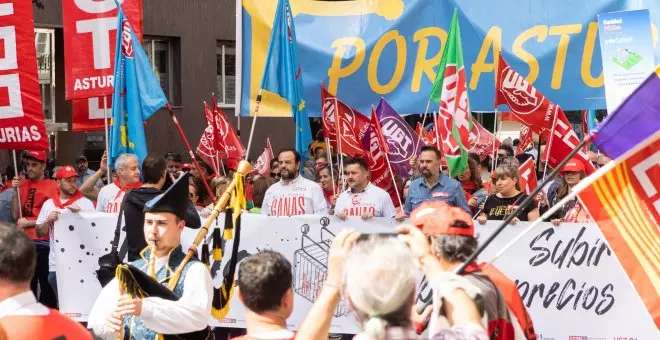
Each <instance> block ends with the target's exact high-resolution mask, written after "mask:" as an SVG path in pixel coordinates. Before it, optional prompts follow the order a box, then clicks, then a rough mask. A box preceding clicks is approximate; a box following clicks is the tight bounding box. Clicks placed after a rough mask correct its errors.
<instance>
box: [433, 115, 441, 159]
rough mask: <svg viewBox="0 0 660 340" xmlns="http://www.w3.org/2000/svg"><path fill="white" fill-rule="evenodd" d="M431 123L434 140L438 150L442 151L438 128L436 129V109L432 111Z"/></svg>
mask: <svg viewBox="0 0 660 340" xmlns="http://www.w3.org/2000/svg"><path fill="white" fill-rule="evenodd" d="M433 125H434V126H435V142H436V143H437V147H438V150H440V151H442V145H441V141H440V132H439V131H440V129H438V113H437V112H436V111H433Z"/></svg>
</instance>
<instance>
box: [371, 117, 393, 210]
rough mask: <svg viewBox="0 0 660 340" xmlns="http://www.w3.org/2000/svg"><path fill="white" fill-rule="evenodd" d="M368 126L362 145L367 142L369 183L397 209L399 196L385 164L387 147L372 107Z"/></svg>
mask: <svg viewBox="0 0 660 340" xmlns="http://www.w3.org/2000/svg"><path fill="white" fill-rule="evenodd" d="M369 124H370V125H371V127H370V128H369V130H368V131H367V135H366V136H365V138H364V139H363V143H364V142H368V152H367V153H366V157H365V159H366V161H367V165H368V166H369V172H370V174H371V183H373V184H374V185H375V186H377V187H379V188H381V189H383V190H385V191H387V193H388V194H389V195H390V199H392V203H394V206H395V207H398V206H399V205H400V204H399V194H398V190H397V188H396V185H395V183H394V182H393V181H392V174H391V173H390V167H389V166H388V163H387V157H386V153H387V152H388V151H387V149H388V147H387V143H386V142H385V138H384V136H383V132H382V130H381V128H380V121H378V116H377V115H376V112H375V110H374V108H373V107H372V108H371V122H370V123H369ZM364 144H367V143H364Z"/></svg>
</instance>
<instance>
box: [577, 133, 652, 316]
mask: <svg viewBox="0 0 660 340" xmlns="http://www.w3.org/2000/svg"><path fill="white" fill-rule="evenodd" d="M658 136H659V134H656V136H655V137H650V139H649V142H648V143H646V142H643V143H644V144H641V145H640V146H638V147H637V150H636V151H632V152H631V154H630V155H629V156H628V157H625V156H622V157H625V158H624V159H622V160H620V161H619V160H617V161H616V162H618V164H617V163H610V164H611V165H610V164H608V165H606V168H607V169H609V171H607V170H605V169H602V170H603V171H605V174H603V175H602V176H600V178H598V179H596V180H595V181H592V182H591V183H585V185H586V188H585V189H584V190H582V191H581V192H580V193H579V194H578V198H579V199H580V202H581V203H582V205H583V206H584V208H585V209H586V210H587V212H589V215H591V217H592V218H593V219H594V221H596V223H597V224H598V226H599V227H600V229H601V231H602V232H603V235H604V236H605V238H606V239H607V242H608V243H609V245H610V247H611V249H612V252H613V253H614V254H615V255H616V258H617V259H618V260H619V263H621V266H622V267H623V269H624V270H625V272H626V274H627V275H628V277H629V278H630V281H631V283H632V285H633V286H634V287H635V290H636V291H637V293H638V294H639V297H640V298H641V300H642V301H643V303H644V305H645V307H646V309H647V310H648V312H649V315H650V316H651V317H652V318H653V321H654V322H655V325H656V327H660V294H659V293H660V257H659V256H658V249H660V230H659V229H658V223H660V139H659V138H658ZM610 168H611V169H610ZM579 186H580V184H578V187H579ZM578 187H576V188H574V190H579V188H578Z"/></svg>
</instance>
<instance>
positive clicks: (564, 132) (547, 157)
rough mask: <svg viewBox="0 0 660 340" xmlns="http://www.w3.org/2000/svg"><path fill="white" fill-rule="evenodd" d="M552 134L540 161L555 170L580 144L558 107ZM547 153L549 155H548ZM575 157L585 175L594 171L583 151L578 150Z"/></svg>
mask: <svg viewBox="0 0 660 340" xmlns="http://www.w3.org/2000/svg"><path fill="white" fill-rule="evenodd" d="M552 105H553V104H551V106H552ZM553 131H554V134H553V135H552V138H551V140H550V141H549V142H548V144H546V147H545V150H543V155H542V156H541V159H542V160H544V161H546V162H547V163H548V166H550V167H552V168H555V167H557V166H558V165H559V163H561V161H562V160H564V158H566V156H568V154H569V153H571V151H573V149H575V148H576V147H577V145H578V144H579V143H580V139H579V138H578V136H577V134H576V133H575V131H573V127H572V126H571V123H570V122H569V121H568V118H566V115H565V114H564V111H562V109H561V108H560V107H557V122H556V124H555V128H554V130H553ZM548 153H549V154H548ZM575 157H577V158H579V159H580V160H581V161H582V163H584V169H585V172H586V173H587V175H589V174H591V173H593V172H594V171H596V168H594V165H593V164H591V162H590V161H589V158H587V154H586V153H585V152H584V149H582V150H580V151H579V152H578V153H577V154H576V155H575Z"/></svg>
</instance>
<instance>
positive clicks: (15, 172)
mask: <svg viewBox="0 0 660 340" xmlns="http://www.w3.org/2000/svg"><path fill="white" fill-rule="evenodd" d="M106 131H107V130H106ZM11 152H12V154H13V155H14V178H19V176H18V160H17V159H16V150H11ZM14 178H12V180H13V179H14ZM16 195H17V196H18V218H23V207H22V206H21V191H20V185H19V186H17V187H16Z"/></svg>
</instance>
